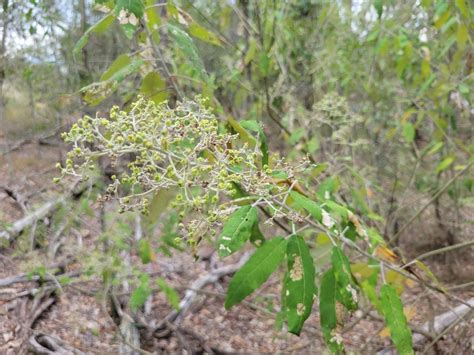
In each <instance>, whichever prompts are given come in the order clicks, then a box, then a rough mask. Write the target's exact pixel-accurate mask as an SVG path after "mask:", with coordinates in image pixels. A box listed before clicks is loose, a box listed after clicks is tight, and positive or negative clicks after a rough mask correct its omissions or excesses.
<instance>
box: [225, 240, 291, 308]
mask: <svg viewBox="0 0 474 355" xmlns="http://www.w3.org/2000/svg"><path fill="white" fill-rule="evenodd" d="M286 244H287V242H286V240H285V239H284V238H282V237H275V238H273V239H270V240H268V241H266V242H265V243H264V244H263V245H262V246H261V247H260V248H258V249H257V250H255V252H254V253H253V254H252V256H251V257H250V259H249V260H248V261H247V262H246V263H245V265H244V266H242V268H241V269H240V270H239V271H237V273H236V274H235V275H234V277H233V278H232V280H231V281H230V284H229V289H228V291H227V297H226V300H225V308H226V309H229V308H231V307H232V306H234V305H236V304H237V303H239V302H241V301H242V300H243V299H244V298H245V297H247V296H248V295H250V294H251V293H252V292H254V291H255V290H256V289H257V288H259V287H260V286H261V285H262V284H263V283H264V282H265V281H266V280H267V279H268V278H269V277H270V275H271V274H272V273H273V272H274V271H275V270H276V268H277V267H278V265H279V264H280V263H281V261H282V260H283V258H284V256H285V250H286Z"/></svg>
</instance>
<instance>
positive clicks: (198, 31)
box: [189, 21, 221, 46]
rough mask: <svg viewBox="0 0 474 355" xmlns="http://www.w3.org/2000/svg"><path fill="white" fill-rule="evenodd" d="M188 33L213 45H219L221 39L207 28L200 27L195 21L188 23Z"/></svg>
mask: <svg viewBox="0 0 474 355" xmlns="http://www.w3.org/2000/svg"><path fill="white" fill-rule="evenodd" d="M189 33H190V34H191V36H194V37H196V38H199V39H200V40H201V41H204V42H208V43H211V44H213V45H215V46H220V45H221V41H220V39H219V37H218V36H217V35H216V34H215V33H212V32H211V31H209V30H208V29H207V28H204V27H202V26H201V25H200V24H198V23H197V22H195V21H193V22H192V23H191V24H190V25H189Z"/></svg>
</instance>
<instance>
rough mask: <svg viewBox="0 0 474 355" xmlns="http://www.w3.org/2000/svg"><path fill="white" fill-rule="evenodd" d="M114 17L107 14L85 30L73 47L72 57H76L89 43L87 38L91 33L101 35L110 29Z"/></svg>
mask: <svg viewBox="0 0 474 355" xmlns="http://www.w3.org/2000/svg"><path fill="white" fill-rule="evenodd" d="M114 19H115V18H114V16H113V15H112V14H108V15H106V16H104V17H103V18H102V19H100V20H99V21H98V22H97V23H95V24H94V25H92V26H91V27H89V28H88V29H87V31H86V32H84V34H83V35H82V37H81V38H79V40H78V41H77V42H76V45H75V46H74V49H73V50H72V53H73V54H74V55H77V54H78V53H79V52H80V51H81V50H82V48H84V47H85V46H86V44H87V42H89V38H90V35H91V33H103V32H105V30H107V28H109V27H110V25H111V24H112V23H113V22H114Z"/></svg>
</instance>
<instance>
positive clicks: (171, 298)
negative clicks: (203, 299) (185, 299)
mask: <svg viewBox="0 0 474 355" xmlns="http://www.w3.org/2000/svg"><path fill="white" fill-rule="evenodd" d="M156 284H157V285H158V287H159V288H160V290H161V291H163V293H164V294H165V297H166V300H167V301H168V303H169V304H170V305H171V307H173V308H174V309H175V310H179V295H178V292H176V290H175V289H174V288H173V287H171V286H170V285H169V284H168V283H167V282H166V280H165V279H163V278H161V277H159V278H157V279H156Z"/></svg>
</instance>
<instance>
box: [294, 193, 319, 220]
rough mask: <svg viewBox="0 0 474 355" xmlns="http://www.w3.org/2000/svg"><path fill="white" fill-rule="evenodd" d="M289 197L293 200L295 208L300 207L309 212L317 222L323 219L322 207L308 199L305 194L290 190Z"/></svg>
mask: <svg viewBox="0 0 474 355" xmlns="http://www.w3.org/2000/svg"><path fill="white" fill-rule="evenodd" d="M290 197H291V198H292V199H293V201H294V202H295V206H296V207H297V208H302V209H304V210H306V211H308V212H309V214H310V215H311V216H312V217H313V218H314V219H315V220H317V221H318V222H321V221H322V219H323V211H322V208H321V207H320V206H319V205H318V204H317V203H316V202H314V201H313V200H310V199H309V198H307V197H306V196H303V195H301V194H300V193H298V192H296V191H291V192H290Z"/></svg>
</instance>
